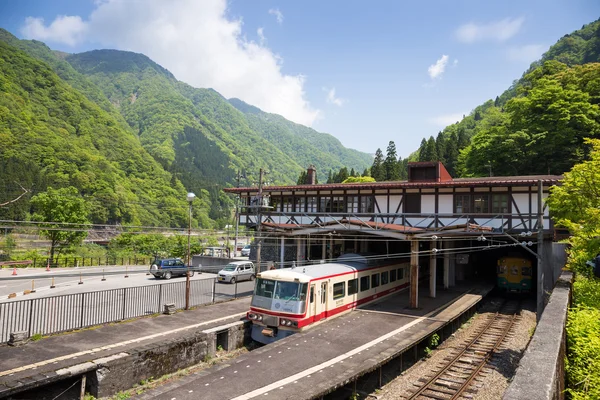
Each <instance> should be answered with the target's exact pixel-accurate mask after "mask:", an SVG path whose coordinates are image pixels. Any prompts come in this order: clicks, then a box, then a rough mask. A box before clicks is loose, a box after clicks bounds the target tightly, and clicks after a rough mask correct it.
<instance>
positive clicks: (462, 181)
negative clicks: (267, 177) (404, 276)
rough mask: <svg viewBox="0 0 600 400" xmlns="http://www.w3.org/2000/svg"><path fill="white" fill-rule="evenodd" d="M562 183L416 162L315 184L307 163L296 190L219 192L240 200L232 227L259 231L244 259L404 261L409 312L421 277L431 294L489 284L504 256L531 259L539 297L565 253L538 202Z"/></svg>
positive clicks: (551, 177) (286, 262) (294, 263)
mask: <svg viewBox="0 0 600 400" xmlns="http://www.w3.org/2000/svg"><path fill="white" fill-rule="evenodd" d="M561 178H562V176H557V175H538V176H506V177H483V178H458V179H455V178H452V177H451V176H450V174H449V173H448V171H447V170H446V168H445V167H444V165H443V164H442V163H440V162H414V163H409V164H408V180H406V181H395V182H370V183H347V184H341V183H335V184H317V183H316V170H315V168H314V167H313V166H310V167H309V168H308V171H307V182H306V184H304V185H293V186H264V185H262V184H260V185H259V186H258V187H239V188H227V189H225V191H226V192H228V193H232V194H235V195H238V196H239V202H240V204H241V206H240V208H239V209H240V212H239V213H238V218H239V223H240V224H241V225H245V226H246V227H248V228H251V229H255V230H256V231H257V234H256V237H257V240H255V242H254V245H253V248H252V251H251V255H250V257H251V259H252V260H254V261H256V262H258V264H259V266H263V267H262V268H263V269H264V266H265V265H266V264H267V263H274V264H275V265H276V266H277V267H291V266H300V265H303V264H306V263H311V264H314V263H319V262H328V261H331V260H334V259H335V258H337V257H338V256H339V255H341V254H346V253H361V254H369V255H371V256H373V257H405V258H406V259H407V260H408V259H410V265H411V267H410V275H411V286H410V290H411V296H410V297H411V306H412V307H415V308H416V307H418V296H419V294H418V290H419V283H418V282H419V280H420V277H423V276H426V275H428V278H427V279H428V281H429V293H428V295H429V296H431V297H435V296H436V290H438V288H439V289H445V288H449V287H451V286H453V285H455V284H456V282H457V281H465V280H469V279H474V280H491V281H495V278H496V264H497V260H498V259H499V258H500V257H502V256H505V255H519V256H524V257H528V258H530V259H531V260H532V264H533V265H534V266H539V267H537V268H536V267H534V268H536V270H535V271H534V274H533V276H534V280H536V282H535V287H537V288H538V292H540V290H541V288H544V290H542V291H541V292H542V293H543V292H548V291H549V290H551V288H552V286H553V284H554V282H555V281H556V280H557V279H558V275H559V273H560V268H561V267H562V266H563V265H564V259H565V253H564V246H562V245H558V244H557V243H556V242H555V241H554V239H555V238H556V232H555V229H554V226H553V223H552V220H551V218H550V214H549V210H548V208H547V206H546V204H545V202H544V199H545V198H546V197H548V195H549V190H550V187H552V186H553V185H558V184H560V181H561ZM538 297H539V296H538ZM538 301H539V299H538Z"/></svg>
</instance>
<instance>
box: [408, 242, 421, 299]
mask: <svg viewBox="0 0 600 400" xmlns="http://www.w3.org/2000/svg"><path fill="white" fill-rule="evenodd" d="M418 307H419V241H418V240H414V239H412V240H411V241H410V308H418Z"/></svg>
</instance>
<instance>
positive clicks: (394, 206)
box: [384, 194, 402, 213]
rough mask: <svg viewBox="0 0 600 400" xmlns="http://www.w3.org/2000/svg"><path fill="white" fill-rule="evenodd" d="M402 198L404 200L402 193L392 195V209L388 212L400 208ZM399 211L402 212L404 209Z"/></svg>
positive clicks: (393, 211)
mask: <svg viewBox="0 0 600 400" xmlns="http://www.w3.org/2000/svg"><path fill="white" fill-rule="evenodd" d="M400 200H402V195H401V194H399V195H393V196H390V210H389V211H388V212H390V213H395V212H396V210H397V209H398V204H400ZM384 212H385V211H384ZM398 213H402V209H400V210H398Z"/></svg>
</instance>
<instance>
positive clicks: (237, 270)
mask: <svg viewBox="0 0 600 400" xmlns="http://www.w3.org/2000/svg"><path fill="white" fill-rule="evenodd" d="M254 278H255V271H254V264H252V262H250V261H233V262H230V263H229V264H227V265H226V266H225V268H223V269H222V270H220V271H219V274H218V275H217V280H218V281H219V282H229V283H236V282H238V281H244V280H251V281H253V280H254Z"/></svg>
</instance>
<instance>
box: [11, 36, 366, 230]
mask: <svg viewBox="0 0 600 400" xmlns="http://www.w3.org/2000/svg"><path fill="white" fill-rule="evenodd" d="M0 43H2V48H1V52H0V57H1V60H2V65H0V68H1V69H0V72H2V88H1V90H2V92H3V97H2V100H1V105H2V106H3V107H4V108H3V109H2V111H3V113H2V116H1V118H2V119H1V120H0V123H1V124H2V125H1V126H0V132H2V135H3V136H2V139H5V140H3V142H2V144H0V149H1V150H2V154H0V171H2V173H3V177H4V178H5V179H4V182H3V185H4V188H3V189H4V190H3V191H2V193H1V194H0V204H1V203H3V202H6V201H10V200H11V199H14V198H16V197H17V196H19V195H20V194H21V193H22V191H23V188H28V189H31V188H32V189H33V191H32V192H30V193H28V194H27V195H26V196H24V197H23V198H22V199H20V201H19V202H15V203H13V204H11V205H10V207H1V208H0V218H6V219H15V220H24V219H26V218H27V215H28V213H30V212H31V208H30V204H29V199H30V198H31V196H32V195H34V194H35V193H39V192H43V191H45V190H46V188H48V187H53V188H61V187H69V186H73V187H75V188H77V189H78V190H79V192H80V194H81V195H82V196H84V197H85V198H86V199H87V200H88V201H89V202H90V205H89V207H88V208H89V209H90V221H92V222H93V223H108V224H143V225H159V226H185V225H186V224H187V223H186V220H187V218H186V208H187V204H186V203H185V193H186V191H193V192H195V193H196V194H197V195H199V200H197V202H198V207H194V219H195V221H194V224H196V223H198V224H199V226H201V227H205V228H211V227H215V226H224V225H226V224H228V223H231V222H230V221H231V209H232V206H233V200H232V199H231V198H230V197H228V196H226V195H224V194H223V193H222V191H221V190H220V189H221V188H222V187H225V186H231V185H235V184H237V182H236V176H237V172H238V171H241V172H244V174H242V176H246V177H247V178H243V179H242V181H241V182H240V183H241V184H242V185H256V183H257V181H258V171H259V169H260V168H263V169H264V170H266V171H268V172H269V174H268V176H267V179H266V180H267V182H270V183H280V184H291V183H294V182H295V181H296V179H297V177H298V175H299V174H300V173H301V172H303V171H305V169H306V167H307V166H308V165H309V164H313V165H316V166H317V169H318V171H321V173H326V171H328V170H330V169H337V168H342V167H345V166H346V165H351V166H353V167H354V168H356V169H361V170H362V169H365V168H367V167H368V166H369V164H370V162H371V156H369V155H368V154H365V153H361V152H358V151H355V150H349V149H346V148H344V147H343V146H342V145H341V143H340V142H339V141H338V140H337V139H335V138H334V137H333V136H331V135H328V134H323V133H319V132H316V131H314V130H312V129H310V128H306V127H303V126H301V125H297V124H294V123H291V122H290V121H287V120H285V119H284V118H283V117H280V116H278V115H274V114H267V113H264V112H262V111H260V110H259V109H257V108H255V107H253V106H251V105H245V106H246V108H247V109H248V110H250V109H252V112H250V113H248V112H243V111H240V109H238V108H240V107H241V105H242V102H241V101H239V100H236V99H232V100H231V102H230V101H228V100H227V99H225V98H223V97H222V96H221V95H220V94H219V93H217V92H216V91H214V90H212V89H197V88H193V87H191V86H189V85H187V84H185V83H183V82H179V81H177V80H176V78H175V77H174V76H173V75H172V74H171V73H170V72H169V71H168V70H166V69H165V68H163V67H161V66H160V65H158V64H156V63H154V62H153V61H152V60H150V59H149V58H148V57H146V56H144V55H142V54H136V53H131V52H124V51H116V50H97V51H91V52H86V53H81V54H66V53H60V52H54V51H52V50H51V49H49V48H48V47H47V46H46V45H45V44H43V43H42V42H39V41H35V40H33V41H28V40H19V39H17V38H16V37H14V36H13V35H11V34H10V33H9V32H7V31H5V30H2V29H0ZM23 65H28V68H22V66H23ZM38 75H39V76H38ZM46 79H47V80H48V82H45V81H44V80H46ZM244 104H245V103H244ZM234 105H235V106H234Z"/></svg>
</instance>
